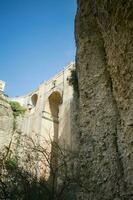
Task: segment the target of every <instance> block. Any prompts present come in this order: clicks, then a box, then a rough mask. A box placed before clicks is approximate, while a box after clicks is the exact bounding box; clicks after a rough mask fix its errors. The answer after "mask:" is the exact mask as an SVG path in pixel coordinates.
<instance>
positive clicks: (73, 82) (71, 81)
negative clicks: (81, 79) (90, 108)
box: [68, 69, 79, 96]
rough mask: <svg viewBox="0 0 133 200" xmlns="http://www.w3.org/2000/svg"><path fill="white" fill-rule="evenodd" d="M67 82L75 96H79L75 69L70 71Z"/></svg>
mask: <svg viewBox="0 0 133 200" xmlns="http://www.w3.org/2000/svg"><path fill="white" fill-rule="evenodd" d="M68 81H69V84H70V85H72V86H73V89H74V92H75V93H76V94H77V96H79V84H78V75H77V70H76V69H72V70H71V76H70V78H69V80H68Z"/></svg>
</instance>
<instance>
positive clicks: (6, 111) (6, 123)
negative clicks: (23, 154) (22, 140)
mask: <svg viewBox="0 0 133 200" xmlns="http://www.w3.org/2000/svg"><path fill="white" fill-rule="evenodd" d="M12 134H13V114H12V110H11V107H10V105H9V103H8V102H6V100H5V99H3V98H1V97H0V148H3V147H4V146H8V145H9V143H10V141H11V137H12Z"/></svg>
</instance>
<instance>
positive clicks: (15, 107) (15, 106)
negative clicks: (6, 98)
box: [10, 101, 26, 118]
mask: <svg viewBox="0 0 133 200" xmlns="http://www.w3.org/2000/svg"><path fill="white" fill-rule="evenodd" d="M10 105H11V108H12V111H13V115H14V117H15V118H16V117H17V116H19V115H23V114H24V113H25V111H26V109H25V108H24V107H23V106H21V105H20V104H19V103H18V102H16V101H10Z"/></svg>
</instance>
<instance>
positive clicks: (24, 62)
mask: <svg viewBox="0 0 133 200" xmlns="http://www.w3.org/2000/svg"><path fill="white" fill-rule="evenodd" d="M75 13H76V0H0V79H1V80H4V81H6V91H5V92H6V93H7V94H8V95H10V96H18V95H24V94H26V93H27V92H30V91H32V90H33V89H34V88H36V87H37V86H38V85H39V83H41V82H42V81H43V80H47V79H49V78H50V77H52V76H53V75H54V74H56V73H57V72H58V71H60V70H61V69H62V68H63V67H64V65H66V64H68V63H69V62H70V61H72V60H74V59H75V41H74V17H75Z"/></svg>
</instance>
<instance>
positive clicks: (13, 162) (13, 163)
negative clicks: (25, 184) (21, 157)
mask: <svg viewBox="0 0 133 200" xmlns="http://www.w3.org/2000/svg"><path fill="white" fill-rule="evenodd" d="M5 165H6V169H8V170H15V169H16V168H17V165H18V162H17V159H16V158H10V159H8V160H6V162H5Z"/></svg>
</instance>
